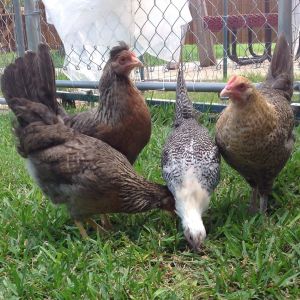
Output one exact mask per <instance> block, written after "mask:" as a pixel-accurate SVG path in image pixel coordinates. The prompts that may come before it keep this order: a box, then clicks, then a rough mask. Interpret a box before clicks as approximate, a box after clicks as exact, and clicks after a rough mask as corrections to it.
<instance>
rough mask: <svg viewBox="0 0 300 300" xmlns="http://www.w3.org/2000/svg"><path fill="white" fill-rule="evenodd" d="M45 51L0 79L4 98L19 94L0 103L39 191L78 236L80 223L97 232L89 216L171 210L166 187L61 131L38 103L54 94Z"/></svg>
mask: <svg viewBox="0 0 300 300" xmlns="http://www.w3.org/2000/svg"><path fill="white" fill-rule="evenodd" d="M46 50H47V48H46V46H45V45H41V46H40V47H39V55H38V56H34V60H33V66H34V67H33V68H26V66H27V64H26V63H25V62H26V57H25V59H23V58H19V59H17V60H16V62H15V64H11V65H10V66H8V67H7V68H6V69H5V71H4V75H3V76H2V78H1V85H2V88H3V90H4V91H5V94H6V95H11V94H13V93H15V92H14V91H13V89H15V88H16V89H17V91H18V93H19V94H20V95H21V96H19V97H13V98H11V97H8V98H7V99H6V100H7V103H8V105H9V107H10V108H11V109H12V110H13V112H14V114H15V115H16V117H17V124H16V126H15V135H16V137H17V139H18V142H19V147H18V151H19V153H20V155H22V156H23V157H24V158H26V159H27V162H28V168H29V171H30V173H31V175H32V177H33V178H34V179H35V181H36V182H37V184H38V185H39V186H40V188H41V189H42V190H43V192H44V193H45V194H46V195H48V196H49V197H50V199H51V200H52V201H53V202H54V203H58V204H60V203H63V204H66V205H67V207H68V210H69V212H70V214H71V216H72V218H74V220H75V223H76V224H77V225H78V227H79V229H80V232H81V234H82V235H83V236H84V237H86V236H87V234H86V232H85V230H84V228H83V226H82V221H87V222H88V223H90V224H91V225H92V226H94V227H95V228H98V229H100V230H102V228H101V227H100V226H99V225H98V224H97V223H95V222H94V221H93V220H92V219H91V217H92V216H93V215H95V214H103V213H117V212H124V213H136V212H144V211H147V210H150V209H155V208H160V209H166V210H171V211H172V210H174V198H173V196H172V194H171V193H170V192H169V190H168V188H167V187H166V186H162V185H159V184H156V183H151V182H149V181H147V180H146V179H144V178H143V177H141V176H139V175H138V174H137V173H136V172H135V171H134V169H133V167H132V165H131V164H130V163H129V161H128V160H127V159H126V157H125V156H124V155H123V154H121V153H120V152H118V151H117V150H115V149H114V148H112V147H111V146H110V145H108V144H107V143H105V142H103V141H101V140H98V139H95V138H93V137H90V136H87V135H84V134H81V133H79V132H78V131H76V130H74V129H73V128H70V127H69V126H66V125H65V124H64V121H63V120H62V118H61V117H60V116H57V114H56V113H55V112H54V110H52V107H53V106H52V105H49V107H50V108H49V107H47V106H46V105H44V104H43V103H45V104H49V103H50V101H52V99H50V98H51V97H52V96H53V93H54V91H55V89H54V90H53V86H54V87H55V82H54V80H55V77H54V72H52V71H53V70H52V71H51V70H48V72H45V71H46V70H47V69H48V67H49V65H51V58H50V56H49V55H48V54H47V53H48V52H47V51H48V50H47V51H46ZM29 55H33V54H31V53H29ZM27 58H28V55H27ZM49 59H50V61H49ZM36 60H37V61H38V63H37V61H36ZM49 62H50V64H49ZM25 83H26V84H25ZM27 86H28V87H29V88H30V89H31V91H32V95H33V97H34V98H32V99H25V98H24V96H23V95H30V94H28V92H27V90H23V91H22V89H25V88H26V87H27ZM30 100H34V101H30ZM57 111H59V108H57Z"/></svg>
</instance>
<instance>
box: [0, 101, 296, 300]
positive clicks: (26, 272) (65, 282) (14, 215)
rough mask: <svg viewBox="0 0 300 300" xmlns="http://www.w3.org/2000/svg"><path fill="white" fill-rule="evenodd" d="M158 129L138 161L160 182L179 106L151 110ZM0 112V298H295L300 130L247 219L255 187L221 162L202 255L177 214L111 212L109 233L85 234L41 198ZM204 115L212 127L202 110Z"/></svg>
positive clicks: (59, 209)
mask: <svg viewBox="0 0 300 300" xmlns="http://www.w3.org/2000/svg"><path fill="white" fill-rule="evenodd" d="M151 112H152V116H153V135H152V139H151V142H150V143H149V145H148V146H147V147H146V148H145V149H144V151H143V152H142V154H141V155H140V157H139V159H138V161H137V163H136V165H135V168H136V169H137V171H138V172H139V173H141V174H143V175H144V176H146V177H147V178H149V179H150V180H154V181H157V182H162V178H161V171H160V155H161V148H162V145H163V143H164V140H165V138H166V136H167V134H168V132H169V131H170V127H171V123H172V119H173V108H172V107H165V108H163V107H160V108H157V107H153V108H152V109H151ZM10 121H11V115H10V114H5V115H1V116H0V145H1V147H0V155H1V169H0V176H1V177H0V178H1V181H0V199H1V204H0V210H1V213H0V236H1V238H0V299H243V300H244V299H299V297H300V291H299V286H300V275H299V272H300V246H299V245H300V184H299V178H300V128H299V127H298V128H296V129H295V132H296V136H297V143H296V147H295V150H294V153H293V155H292V157H291V159H290V160H289V162H288V163H287V165H286V167H285V168H284V170H283V171H282V172H281V174H280V176H279V177H278V179H277V180H276V183H275V186H274V189H273V194H272V201H271V210H270V212H269V214H268V216H266V217H263V216H260V215H256V216H250V215H249V214H248V213H247V209H246V208H247V202H248V198H249V196H250V189H249V187H248V186H247V185H246V183H245V182H244V180H243V179H242V178H241V177H240V176H238V174H237V173H236V172H234V171H233V170H232V169H231V168H229V167H228V166H227V165H226V164H225V163H223V164H222V173H221V175H222V176H221V181H220V184H219V186H218V188H217V189H216V192H215V194H214V196H213V198H212V201H211V205H210V209H209V211H208V213H207V214H206V216H205V217H204V223H205V225H206V228H207V232H208V236H207V240H206V241H205V243H204V245H203V250H202V252H201V253H200V254H195V253H193V252H191V251H190V250H189V249H188V247H187V246H186V242H185V240H184V238H183V235H182V230H181V227H180V225H179V224H178V221H176V218H174V217H172V216H170V215H168V214H167V213H164V212H159V211H153V212H148V213H144V214H139V215H132V216H128V215H125V214H118V215H117V214H115V215H112V216H111V219H112V222H113V225H114V229H113V231H112V232H111V234H110V235H109V236H106V237H99V236H97V235H96V233H94V232H91V233H90V237H91V238H90V239H88V240H85V241H84V240H82V239H81V237H80V235H79V232H78V230H77V228H76V227H75V226H74V224H73V222H72V221H71V220H70V218H69V216H68V213H67V211H66V209H65V208H64V207H63V206H60V207H56V206H54V205H52V204H51V202H50V201H48V199H47V198H46V197H45V196H43V194H42V193H41V191H40V190H39V188H38V187H37V186H36V185H35V184H34V183H33V181H32V180H31V179H30V177H29V176H28V174H27V172H26V170H25V168H24V161H23V160H22V159H21V158H20V157H19V156H18V154H17V153H16V151H15V146H14V141H13V138H12V134H11V125H10ZM202 122H203V123H204V124H205V125H207V126H209V128H210V130H211V132H213V128H214V124H211V123H210V122H209V120H208V118H207V117H206V115H204V117H203V118H202Z"/></svg>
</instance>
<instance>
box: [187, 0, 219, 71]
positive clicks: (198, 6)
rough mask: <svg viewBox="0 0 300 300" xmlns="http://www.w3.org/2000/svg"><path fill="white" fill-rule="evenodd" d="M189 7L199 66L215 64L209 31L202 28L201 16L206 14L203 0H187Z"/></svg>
mask: <svg viewBox="0 0 300 300" xmlns="http://www.w3.org/2000/svg"><path fill="white" fill-rule="evenodd" d="M189 9H190V12H191V16H192V19H193V28H192V29H193V34H194V35H195V36H196V40H197V45H198V53H199V61H200V66H201V67H208V66H212V65H215V64H216V57H215V53H214V48H213V43H212V39H211V36H210V32H209V31H208V30H205V29H204V26H203V17H204V16H206V15H207V8H206V1H205V0H189Z"/></svg>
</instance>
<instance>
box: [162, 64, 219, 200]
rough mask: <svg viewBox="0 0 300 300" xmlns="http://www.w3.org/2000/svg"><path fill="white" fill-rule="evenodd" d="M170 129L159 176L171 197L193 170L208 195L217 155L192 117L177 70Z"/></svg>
mask: <svg viewBox="0 0 300 300" xmlns="http://www.w3.org/2000/svg"><path fill="white" fill-rule="evenodd" d="M176 94H177V96H176V113H175V121H174V128H173V130H172V132H171V134H170V135H169V137H168V139H167V141H166V143H165V146H164V149H163V156H162V167H163V176H164V179H165V180H166V182H167V184H168V187H169V189H170V190H171V192H172V193H173V194H175V190H176V189H178V188H179V187H180V185H181V184H182V180H183V177H184V175H185V172H186V171H187V170H188V169H189V168H191V167H193V168H194V170H195V173H196V175H197V178H198V180H199V182H200V183H201V186H202V187H203V188H204V189H206V190H207V191H208V192H209V193H211V192H212V191H213V190H214V188H215V187H216V186H217V184H218V182H219V164H220V156H219V151H218V148H217V146H216V145H215V143H214V142H213V140H212V138H211V137H210V135H209V132H208V130H207V129H206V128H205V127H204V126H202V125H200V124H199V123H198V122H197V120H195V118H194V117H193V109H194V108H193V105H192V103H191V101H190V99H189V98H188V94H187V91H186V86H185V81H184V79H183V76H182V71H181V70H179V73H178V80H177V92H176Z"/></svg>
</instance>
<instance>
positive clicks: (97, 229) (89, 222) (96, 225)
mask: <svg viewBox="0 0 300 300" xmlns="http://www.w3.org/2000/svg"><path fill="white" fill-rule="evenodd" d="M86 222H87V223H88V224H90V225H91V226H92V227H93V228H94V229H95V230H96V231H98V232H99V233H102V234H105V233H107V230H106V229H104V228H103V227H102V226H100V225H99V224H98V223H97V222H95V221H94V220H93V219H91V218H88V219H86Z"/></svg>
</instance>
